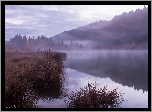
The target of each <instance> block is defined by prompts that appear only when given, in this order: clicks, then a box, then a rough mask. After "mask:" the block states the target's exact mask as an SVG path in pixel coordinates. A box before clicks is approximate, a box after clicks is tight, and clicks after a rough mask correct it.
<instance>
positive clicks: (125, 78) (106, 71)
mask: <svg viewBox="0 0 152 112" xmlns="http://www.w3.org/2000/svg"><path fill="white" fill-rule="evenodd" d="M65 66H66V67H68V68H72V69H76V70H78V71H80V72H85V73H88V74H91V75H95V76H99V77H102V78H105V77H109V78H111V79H112V80H113V81H115V82H117V83H120V84H122V85H127V86H130V87H133V86H134V88H135V89H142V90H143V91H148V55H147V53H140V52H138V53H125V54H123V53H122V54H119V53H108V54H100V56H97V58H93V59H85V58H84V59H71V60H68V61H67V62H65Z"/></svg>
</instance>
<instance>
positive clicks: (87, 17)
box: [5, 5, 148, 41]
mask: <svg viewBox="0 0 152 112" xmlns="http://www.w3.org/2000/svg"><path fill="white" fill-rule="evenodd" d="M146 7H148V6H146ZM138 8H139V9H143V8H144V5H6V6H5V40H6V41H8V40H10V38H14V37H15V35H16V34H21V36H24V35H26V36H27V37H29V36H30V37H33V36H34V37H35V38H37V37H38V36H41V35H44V36H46V37H48V38H50V37H53V36H55V35H57V34H60V33H62V32H64V31H68V30H71V29H75V28H77V27H80V26H84V25H88V24H90V23H94V22H97V21H100V20H106V21H110V20H111V19H112V18H113V17H114V16H115V15H120V14H122V13H123V12H129V11H132V10H133V11H135V10H136V9H138Z"/></svg>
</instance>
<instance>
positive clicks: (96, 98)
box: [67, 83, 123, 108]
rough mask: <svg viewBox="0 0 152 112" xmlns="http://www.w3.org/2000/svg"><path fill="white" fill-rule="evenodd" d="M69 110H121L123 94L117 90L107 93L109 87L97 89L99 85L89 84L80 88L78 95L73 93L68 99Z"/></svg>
mask: <svg viewBox="0 0 152 112" xmlns="http://www.w3.org/2000/svg"><path fill="white" fill-rule="evenodd" d="M68 98H69V99H70V102H68V103H67V107H68V108H121V106H120V105H121V103H122V101H123V98H122V93H121V92H119V93H118V92H117V89H113V90H112V91H107V86H104V88H99V89H97V84H96V83H95V84H92V85H91V84H89V83H88V86H86V87H84V88H80V91H77V93H74V92H72V95H70V96H69V97H68Z"/></svg>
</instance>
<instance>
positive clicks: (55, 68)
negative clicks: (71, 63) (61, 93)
mask: <svg viewBox="0 0 152 112" xmlns="http://www.w3.org/2000/svg"><path fill="white" fill-rule="evenodd" d="M56 56H57V57H58V58H55V57H56ZM64 59H66V54H65V53H58V52H50V51H49V52H42V53H40V52H13V51H11V52H10V51H9V52H5V106H6V107H7V108H36V107H37V106H36V100H37V97H36V96H34V94H33V93H32V92H31V91H30V90H31V89H46V88H50V89H52V90H53V89H57V90H61V88H62V87H63V83H64V81H65V77H64V76H65V74H64V66H63V62H62V61H63V60H64Z"/></svg>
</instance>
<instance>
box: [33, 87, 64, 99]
mask: <svg viewBox="0 0 152 112" xmlns="http://www.w3.org/2000/svg"><path fill="white" fill-rule="evenodd" d="M32 91H33V92H34V96H35V98H36V99H37V100H38V99H42V100H43V101H53V100H54V99H58V98H62V97H64V95H65V92H66V91H65V90H64V89H61V90H59V89H33V90H32Z"/></svg>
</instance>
